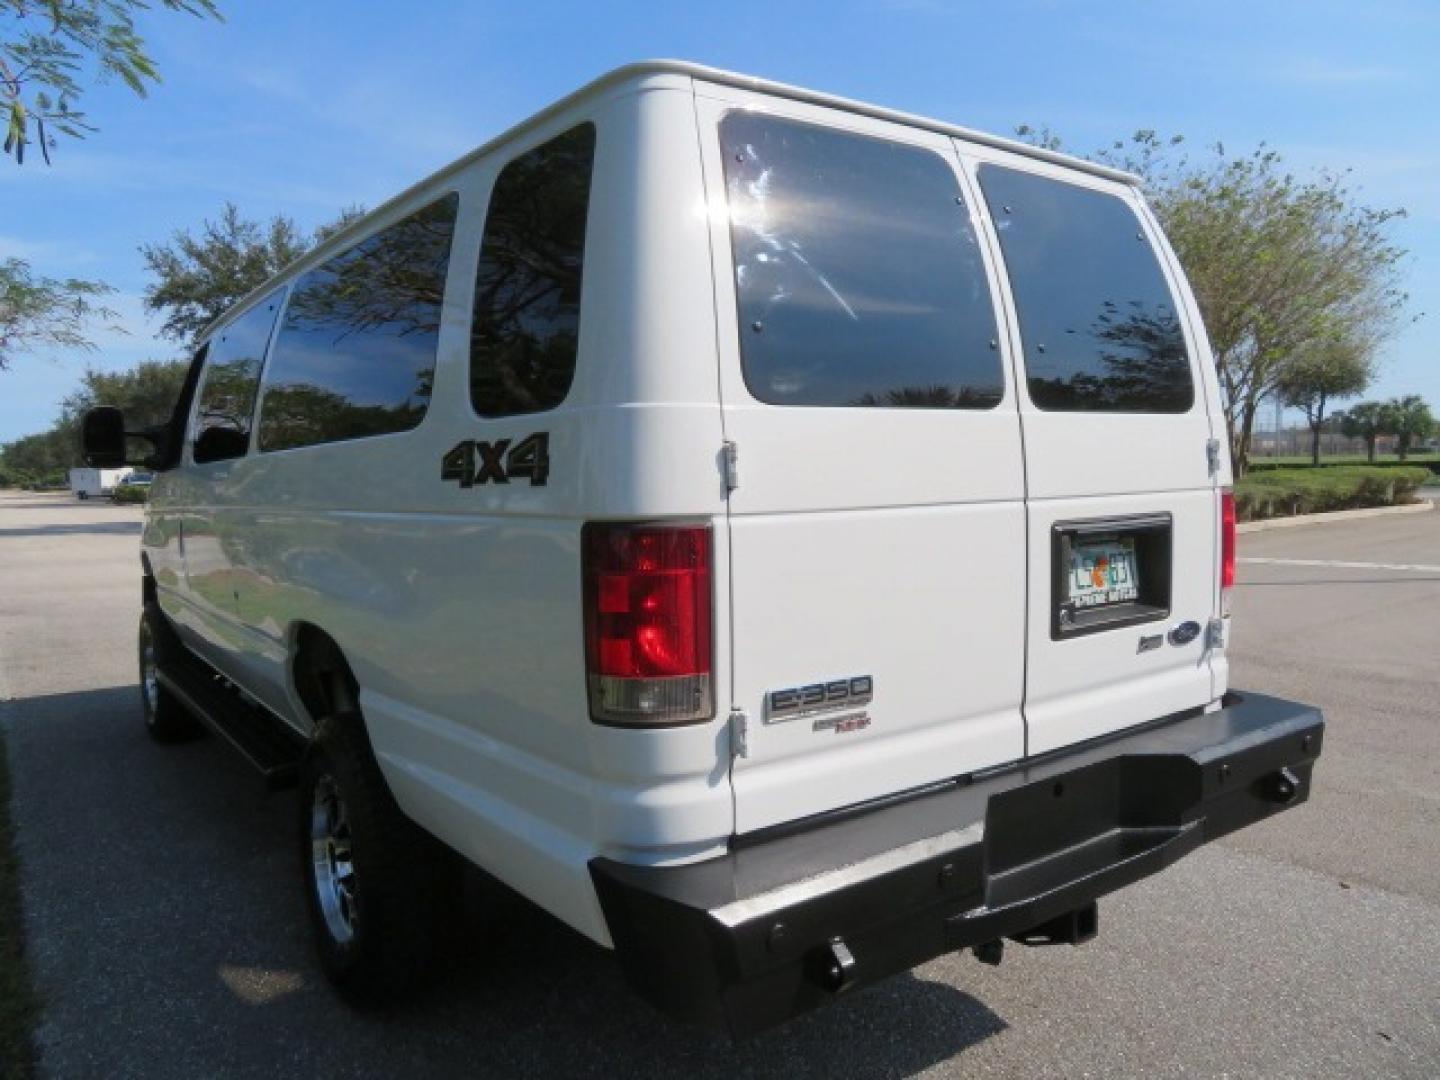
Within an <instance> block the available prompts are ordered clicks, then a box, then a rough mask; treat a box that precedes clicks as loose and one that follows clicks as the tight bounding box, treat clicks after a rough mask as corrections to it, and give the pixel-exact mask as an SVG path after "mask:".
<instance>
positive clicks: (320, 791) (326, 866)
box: [310, 775, 358, 945]
mask: <svg viewBox="0 0 1440 1080" xmlns="http://www.w3.org/2000/svg"><path fill="white" fill-rule="evenodd" d="M310 862H311V879H312V882H313V884H314V887H315V898H316V900H318V901H319V904H320V914H321V915H322V916H323V917H324V919H325V927H326V929H327V930H328V931H329V932H330V936H331V937H332V938H333V939H334V940H335V942H336V943H337V944H339V945H348V944H349V943H350V941H351V940H352V939H353V938H354V937H355V923H356V916H357V914H358V913H357V911H356V909H355V864H354V862H353V861H352V858H351V853H350V818H349V814H348V813H347V812H346V809H345V800H343V799H342V798H340V789H339V788H337V787H336V786H335V781H334V779H332V778H331V777H330V776H328V775H327V776H322V777H321V778H320V779H319V781H318V782H317V783H316V784H315V795H314V798H313V799H312V800H311V803H310Z"/></svg>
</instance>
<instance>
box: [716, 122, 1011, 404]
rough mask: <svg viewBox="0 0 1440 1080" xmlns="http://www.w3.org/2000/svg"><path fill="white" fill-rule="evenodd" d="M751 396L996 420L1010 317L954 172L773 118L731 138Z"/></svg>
mask: <svg viewBox="0 0 1440 1080" xmlns="http://www.w3.org/2000/svg"><path fill="white" fill-rule="evenodd" d="M720 142H721V146H722V148H723V151H724V158H725V181H726V192H727V196H728V198H729V205H730V241H731V246H732V248H733V250H734V259H735V293H736V298H737V302H738V309H739V310H738V314H739V319H740V335H741V339H740V354H741V362H742V365H743V368H744V374H745V383H746V385H747V386H748V387H749V388H750V393H752V394H753V395H754V396H755V397H756V398H757V399H759V400H760V401H765V402H769V403H770V404H772V405H850V406H871V407H875V406H879V407H889V408H921V409H936V408H962V409H985V408H990V407H992V406H994V405H995V404H997V403H998V402H999V401H1000V399H1001V398H1002V397H1003V396H1004V394H1005V379H1004V375H1003V373H1002V371H1001V366H1000V356H999V353H998V352H997V351H996V348H995V337H996V332H995V311H994V307H993V305H992V303H991V298H990V289H989V286H988V284H987V282H986V279H985V269H984V265H983V263H982V261H981V258H980V249H979V245H978V244H977V243H976V239H975V234H974V232H973V231H972V229H971V227H970V216H969V213H968V212H967V211H966V208H965V205H964V202H963V200H962V197H961V193H960V187H959V183H958V181H957V180H956V177H955V172H954V169H953V168H952V166H951V165H950V164H949V163H948V162H947V161H946V160H945V159H944V158H942V157H941V156H939V155H938V154H935V153H933V152H931V151H929V150H923V149H918V148H915V147H910V146H904V145H901V144H899V143H893V142H888V141H885V140H882V139H874V138H869V137H866V136H863V135H853V134H849V133H847V132H843V131H835V130H832V129H830V128H824V127H816V126H813V125H810V124H802V123H797V122H795V121H790V120H779V119H776V118H774V117H769V116H763V115H760V114H758V113H749V112H732V113H730V114H728V115H727V116H726V117H725V119H724V120H723V121H722V122H721V124H720Z"/></svg>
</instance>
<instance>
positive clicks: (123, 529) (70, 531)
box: [0, 521, 144, 537]
mask: <svg viewBox="0 0 1440 1080" xmlns="http://www.w3.org/2000/svg"><path fill="white" fill-rule="evenodd" d="M143 529H144V522H142V521H87V522H84V523H83V524H77V525H25V526H20V527H17V528H13V529H11V528H6V527H4V526H3V525H0V537H6V536H16V537H19V536H86V535H91V536H139V535H140V533H141V531H142V530H143Z"/></svg>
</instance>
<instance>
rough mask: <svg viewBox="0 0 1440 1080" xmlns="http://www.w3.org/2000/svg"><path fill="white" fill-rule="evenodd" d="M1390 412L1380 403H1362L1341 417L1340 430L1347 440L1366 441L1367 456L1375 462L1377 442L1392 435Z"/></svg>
mask: <svg viewBox="0 0 1440 1080" xmlns="http://www.w3.org/2000/svg"><path fill="white" fill-rule="evenodd" d="M1390 420H1391V417H1390V416H1389V415H1388V410H1387V409H1386V408H1385V406H1384V404H1383V403H1381V402H1379V401H1362V402H1361V403H1360V404H1359V405H1356V406H1355V407H1354V408H1352V409H1350V410H1348V411H1347V412H1345V413H1344V414H1343V415H1342V416H1341V417H1340V430H1341V432H1342V433H1344V435H1345V437H1346V438H1347V439H1364V440H1365V456H1366V457H1367V458H1369V459H1370V461H1372V462H1373V461H1374V460H1375V440H1376V439H1378V438H1379V437H1380V436H1381V435H1389V434H1390V430H1389V427H1390Z"/></svg>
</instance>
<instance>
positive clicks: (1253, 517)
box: [1235, 465, 1430, 521]
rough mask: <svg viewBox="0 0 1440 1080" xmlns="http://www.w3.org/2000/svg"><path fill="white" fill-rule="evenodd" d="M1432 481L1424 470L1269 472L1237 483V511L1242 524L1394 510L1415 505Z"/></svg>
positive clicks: (1369, 468)
mask: <svg viewBox="0 0 1440 1080" xmlns="http://www.w3.org/2000/svg"><path fill="white" fill-rule="evenodd" d="M1429 478H1430V470H1429V469H1426V468H1424V467H1423V466H1417V465H1411V466H1406V467H1403V468H1402V467H1396V466H1391V465H1332V466H1329V467H1327V468H1323V469H1316V468H1313V467H1312V468H1296V469H1267V470H1265V471H1263V472H1252V473H1251V474H1250V475H1248V476H1246V477H1245V478H1244V479H1242V480H1237V481H1236V482H1235V509H1236V512H1237V513H1238V514H1239V517H1240V520H1241V521H1259V520H1262V519H1264V518H1272V517H1289V516H1291V515H1293V514H1318V513H1322V512H1324V511H1326V510H1354V509H1357V508H1359V507H1364V506H1398V505H1400V504H1401V503H1409V502H1414V501H1415V492H1416V490H1417V489H1418V488H1419V487H1420V485H1421V484H1423V483H1425V481H1427V480H1428V479H1429Z"/></svg>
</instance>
